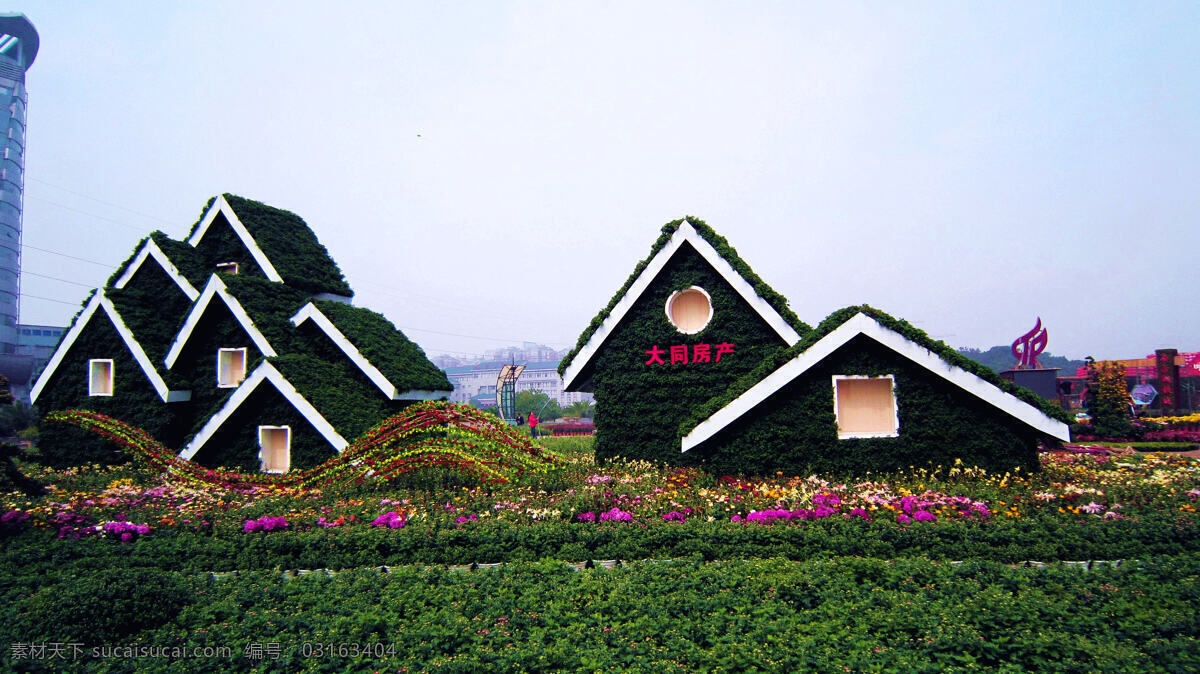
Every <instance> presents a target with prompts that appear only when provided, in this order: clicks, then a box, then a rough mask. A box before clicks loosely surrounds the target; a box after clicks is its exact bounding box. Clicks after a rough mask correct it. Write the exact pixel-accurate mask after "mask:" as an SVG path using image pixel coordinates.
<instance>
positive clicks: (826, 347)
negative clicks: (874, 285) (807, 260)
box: [681, 311, 1071, 452]
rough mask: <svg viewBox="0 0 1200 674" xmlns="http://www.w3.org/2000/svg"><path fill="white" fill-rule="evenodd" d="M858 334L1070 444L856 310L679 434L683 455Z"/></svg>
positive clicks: (1066, 436)
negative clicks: (756, 381)
mask: <svg viewBox="0 0 1200 674" xmlns="http://www.w3.org/2000/svg"><path fill="white" fill-rule="evenodd" d="M858 335H865V336H867V337H869V338H871V339H873V340H875V341H876V342H878V343H880V344H882V345H883V346H886V347H887V348H889V349H891V350H892V351H894V352H896V353H897V354H899V355H901V356H904V357H905V358H908V359H909V360H911V361H912V362H914V363H916V364H917V365H920V366H921V367H924V368H925V369H926V370H928V371H930V372H932V373H933V374H935V375H937V376H939V377H941V378H943V379H945V380H946V381H948V382H950V383H952V384H954V385H956V386H958V387H959V388H961V389H963V390H965V391H967V392H969V393H971V394H973V395H975V396H976V397H978V398H980V399H981V400H983V401H984V402H986V403H988V404H990V405H992V406H994V407H995V408H997V409H999V410H1000V411H1002V412H1005V413H1007V414H1008V415H1010V416H1012V417H1013V418H1015V419H1017V420H1018V421H1021V422H1023V423H1025V424H1026V425H1028V426H1030V427H1032V428H1034V429H1035V430H1037V431H1039V432H1041V433H1044V434H1046V435H1048V436H1051V437H1053V438H1057V439H1059V440H1062V441H1064V442H1069V441H1070V439H1071V436H1070V429H1069V427H1068V426H1067V424H1065V423H1063V422H1062V421H1059V420H1057V419H1053V418H1051V417H1050V416H1048V415H1047V414H1046V413H1045V412H1043V411H1042V410H1041V409H1038V407H1035V406H1034V405H1032V404H1030V403H1029V402H1026V401H1024V400H1021V399H1020V398H1018V397H1017V396H1016V395H1013V394H1012V393H1008V392H1005V391H1003V390H1001V389H1000V388H999V387H998V386H996V385H995V384H994V383H992V382H989V381H986V380H985V379H983V378H982V377H980V376H979V375H977V374H974V373H972V372H968V371H967V370H966V369H963V368H962V367H959V366H957V365H954V364H952V363H949V362H947V361H946V360H945V359H943V358H942V357H941V356H940V355H939V354H937V353H934V352H933V351H932V350H930V349H929V348H927V347H926V346H924V345H922V344H918V343H917V342H916V341H913V340H911V339H909V338H908V337H905V336H904V335H902V334H900V333H899V332H895V331H893V330H891V329H889V328H887V327H884V326H883V325H882V324H881V323H880V322H879V321H877V320H876V319H875V318H872V317H871V316H869V315H867V314H866V313H865V312H861V311H860V312H858V313H855V314H854V315H853V316H852V317H851V318H850V319H849V320H846V321H845V322H843V323H842V324H841V325H839V326H838V327H836V328H835V329H833V330H832V331H831V332H829V333H828V334H826V335H825V336H824V337H821V338H820V339H819V340H817V341H816V342H815V343H813V344H812V345H810V346H808V347H807V348H805V349H803V350H802V351H800V352H799V353H798V354H796V355H795V356H794V357H793V358H791V359H790V360H788V361H787V362H786V363H784V364H783V365H782V366H781V367H779V368H778V369H776V370H775V371H773V372H771V373H770V374H768V375H767V376H765V377H763V378H762V379H761V380H760V381H758V383H756V384H754V385H753V386H751V387H750V388H749V389H748V390H746V391H745V392H744V393H742V394H741V395H739V396H737V397H736V398H734V399H733V400H732V401H730V402H729V403H728V404H726V405H724V406H723V407H721V408H720V409H719V410H717V411H716V412H715V413H714V414H712V416H710V417H708V418H707V419H705V420H704V421H701V422H700V423H699V424H696V426H695V427H694V428H692V429H690V431H689V432H687V434H686V435H684V436H683V439H682V441H681V447H682V451H684V452H686V451H688V450H689V449H692V448H694V447H696V446H698V445H699V444H701V443H702V442H704V441H705V440H708V439H709V438H711V437H712V436H714V435H716V434H717V432H719V431H720V430H721V429H723V428H725V427H726V426H728V425H729V424H731V423H733V422H734V421H735V420H737V419H738V418H740V417H741V416H742V415H744V414H746V413H747V412H749V411H750V410H752V409H754V407H756V406H757V405H758V404H759V403H761V402H763V401H764V400H766V399H767V398H769V397H770V396H771V395H772V394H774V393H775V392H777V391H779V390H780V389H781V388H783V387H784V386H786V385H787V384H788V383H789V382H791V381H792V380H794V379H796V377H799V376H800V375H802V374H804V373H805V372H806V371H808V370H809V369H810V368H812V367H813V366H815V365H816V364H818V363H820V362H821V361H822V360H824V359H825V358H826V357H828V356H829V355H830V354H832V353H833V352H834V351H836V350H837V349H838V348H840V347H841V346H843V345H845V344H846V343H847V342H849V341H850V340H851V339H853V338H854V337H857V336H858Z"/></svg>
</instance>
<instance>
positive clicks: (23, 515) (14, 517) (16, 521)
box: [0, 510, 29, 527]
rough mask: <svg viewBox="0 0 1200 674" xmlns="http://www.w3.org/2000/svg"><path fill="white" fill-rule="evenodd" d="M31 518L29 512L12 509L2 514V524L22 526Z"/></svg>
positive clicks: (0, 517) (0, 521)
mask: <svg viewBox="0 0 1200 674" xmlns="http://www.w3.org/2000/svg"><path fill="white" fill-rule="evenodd" d="M27 519H29V513H27V512H24V511H22V510H10V511H8V512H6V513H4V514H3V515H0V524H7V525H9V526H14V527H15V526H20V525H21V524H22V523H23V522H24V521H25V520H27Z"/></svg>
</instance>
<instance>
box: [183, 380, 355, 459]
mask: <svg viewBox="0 0 1200 674" xmlns="http://www.w3.org/2000/svg"><path fill="white" fill-rule="evenodd" d="M264 383H266V384H269V385H271V386H274V387H275V390H276V391H279V393H280V394H281V395H283V397H284V398H285V399H287V401H288V402H289V403H291V405H292V407H294V408H295V409H296V411H297V412H299V413H300V415H301V416H303V417H304V418H305V419H306V420H307V421H308V422H309V423H310V424H312V425H313V428H315V429H316V430H317V432H318V433H320V434H321V437H323V438H325V440H326V441H327V442H328V443H329V444H330V445H332V446H333V448H334V449H335V450H337V451H338V452H339V453H340V452H342V451H343V450H345V449H346V447H347V446H348V445H349V444H350V443H349V442H347V441H346V439H345V438H343V437H342V436H341V434H340V433H338V432H337V429H335V428H334V427H333V424H330V423H329V422H328V421H327V420H326V419H325V417H323V416H321V413H320V412H318V411H317V408H315V407H313V405H312V403H310V402H308V400H307V399H305V397H304V396H302V395H300V392H299V391H297V390H296V387H294V386H292V384H291V382H289V381H288V380H287V378H285V377H284V376H283V374H281V373H280V372H279V370H277V369H275V366H274V365H271V364H270V363H268V362H266V361H263V362H262V363H260V364H259V366H258V367H256V368H254V371H253V372H251V373H250V376H248V377H246V379H245V380H243V381H242V383H241V385H240V386H238V387H237V388H236V389H234V391H233V393H232V394H230V396H229V398H227V399H226V400H225V404H224V405H222V406H221V409H220V410H218V411H217V413H216V414H214V415H213V416H212V417H210V418H209V420H208V421H207V422H206V423H205V424H204V427H203V428H201V429H200V432H198V433H196V435H195V437H193V438H192V441H191V442H189V443H188V444H187V446H186V447H184V448H183V450H181V451H180V452H179V458H181V459H184V460H186V461H190V460H191V459H192V457H194V456H195V455H196V453H197V452H199V451H200V450H201V449H202V448H203V447H204V444H205V443H206V442H208V441H209V440H210V439H211V438H212V436H213V435H215V434H216V433H217V431H219V430H220V429H221V426H223V425H224V424H225V422H226V421H228V420H229V418H230V417H232V416H233V414H234V413H235V412H237V410H238V408H240V407H241V406H242V404H243V403H244V402H246V400H247V399H248V398H249V397H250V395H251V394H253V393H254V391H255V390H256V389H257V388H258V387H259V386H260V385H262V384H264Z"/></svg>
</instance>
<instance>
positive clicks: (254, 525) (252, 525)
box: [242, 520, 262, 533]
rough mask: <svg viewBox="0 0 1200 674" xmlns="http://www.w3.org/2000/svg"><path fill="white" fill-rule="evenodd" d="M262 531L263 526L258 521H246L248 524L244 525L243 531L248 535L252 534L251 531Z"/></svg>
mask: <svg viewBox="0 0 1200 674" xmlns="http://www.w3.org/2000/svg"><path fill="white" fill-rule="evenodd" d="M260 529H262V525H261V524H259V523H258V522H257V521H256V520H246V523H245V524H243V525H242V531H244V532H246V533H250V532H251V531H258V530H260Z"/></svg>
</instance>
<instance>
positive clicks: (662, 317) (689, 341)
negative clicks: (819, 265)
mask: <svg viewBox="0 0 1200 674" xmlns="http://www.w3.org/2000/svg"><path fill="white" fill-rule="evenodd" d="M691 286H699V287H701V288H703V289H704V290H705V291H706V292H707V293H708V294H709V296H710V297H711V299H712V307H713V318H712V320H711V321H710V323H709V324H708V326H707V327H705V329H704V330H702V331H701V332H699V333H696V334H692V335H685V334H682V333H680V332H679V331H678V330H677V329H676V328H675V326H674V325H672V324H671V323H670V321H669V320H668V319H667V316H666V312H665V310H664V307H665V306H666V302H667V299H668V298H669V297H670V295H671V293H673V292H674V291H676V290H680V289H684V288H688V287H691ZM721 343H728V344H732V345H733V346H734V349H735V350H734V352H733V353H731V354H726V355H724V356H722V357H721V359H720V361H717V360H716V359H715V356H714V357H713V359H712V361H711V362H701V363H691V362H689V363H688V364H686V365H670V364H669V363H670V360H669V355H664V360H665V362H666V363H667V364H661V363H651V364H646V361H647V360H649V357H648V356H647V354H646V352H647V350H650V349H651V348H652V347H655V346H657V347H658V348H659V349H661V350H662V352H663V353H664V354H666V353H667V352H668V351H669V349H670V347H671V346H683V347H686V349H687V350H688V352H689V354H690V353H691V352H692V351H693V350H694V347H695V345H697V344H708V345H710V346H711V347H712V350H713V351H714V352H715V349H716V345H717V344H721ZM786 346H787V344H786V342H784V340H783V338H782V337H780V336H779V335H778V334H777V333H776V332H775V331H774V330H773V329H771V327H770V326H769V325H767V323H766V321H764V320H763V318H762V317H761V316H760V315H759V314H758V313H757V312H755V311H754V309H753V308H752V307H750V306H749V305H748V304H747V303H746V302H745V300H744V299H742V297H741V295H739V294H738V293H737V291H736V290H734V289H733V287H732V286H730V285H729V283H728V282H727V281H725V279H724V278H722V277H721V276H720V274H718V273H717V272H716V271H715V270H714V269H713V268H712V266H711V265H709V263H708V262H707V261H706V260H705V259H704V258H703V257H701V256H700V254H699V253H698V252H696V251H695V250H694V249H692V248H691V247H690V246H683V247H681V248H680V249H679V251H677V252H676V253H675V255H673V256H672V258H671V260H670V261H669V262H668V263H667V264H666V266H665V267H664V268H663V270H662V272H661V273H660V274H659V275H658V277H657V279H656V280H655V281H654V282H653V283H651V284H650V286H649V287H648V288H647V289H646V291H645V292H644V293H643V294H642V296H641V298H640V299H639V300H638V301H637V302H635V303H634V305H633V306H632V307H631V308H630V310H629V312H628V314H627V315H626V318H625V320H623V321H622V322H621V324H620V325H619V326H617V327H616V329H614V330H613V331H612V332H611V333H610V334H609V336H608V340H607V342H606V343H605V347H604V348H603V349H602V350H601V351H600V353H599V354H597V355H596V357H595V359H594V363H595V371H594V374H593V376H592V383H593V390H594V391H595V394H596V400H597V401H599V402H598V405H597V409H596V415H595V424H596V458H597V459H598V460H600V461H605V460H607V459H610V458H612V457H615V456H624V457H630V458H641V459H648V460H653V461H665V462H668V463H679V462H681V461H688V460H690V459H691V457H689V456H687V455H680V453H679V444H678V438H679V436H678V435H677V429H678V425H679V423H680V422H681V421H683V419H685V418H686V417H687V416H688V415H689V414H690V413H691V411H692V410H693V409H695V408H696V407H697V406H699V405H700V404H701V403H703V402H704V401H706V400H708V399H710V398H712V397H713V396H715V395H717V394H718V393H720V392H721V391H723V390H724V389H725V388H726V387H727V386H728V385H729V383H730V382H732V381H734V380H735V379H737V378H738V377H739V376H741V375H743V374H745V373H747V372H749V371H750V370H751V369H752V368H753V367H754V366H755V365H757V364H758V363H759V362H761V361H762V360H763V359H765V358H767V357H769V356H771V355H772V354H774V353H776V352H778V351H781V350H783V349H784V348H786ZM688 360H689V361H690V360H691V357H690V355H689V358H688Z"/></svg>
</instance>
